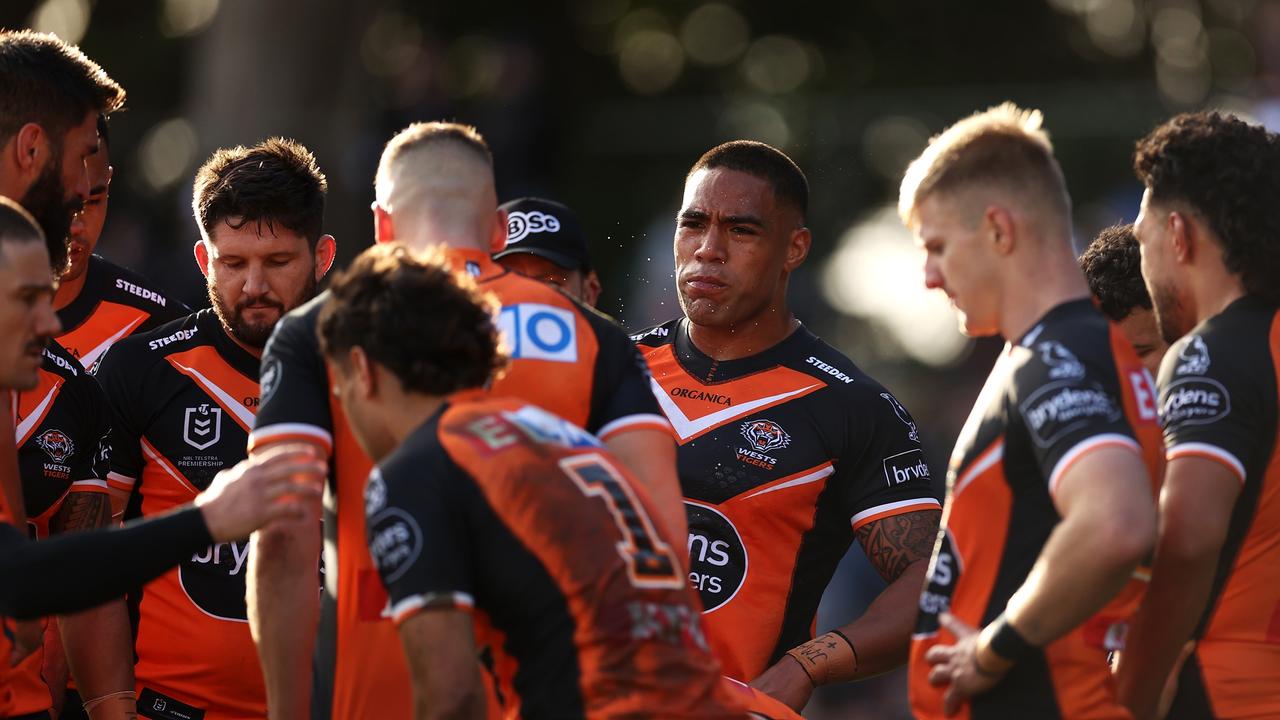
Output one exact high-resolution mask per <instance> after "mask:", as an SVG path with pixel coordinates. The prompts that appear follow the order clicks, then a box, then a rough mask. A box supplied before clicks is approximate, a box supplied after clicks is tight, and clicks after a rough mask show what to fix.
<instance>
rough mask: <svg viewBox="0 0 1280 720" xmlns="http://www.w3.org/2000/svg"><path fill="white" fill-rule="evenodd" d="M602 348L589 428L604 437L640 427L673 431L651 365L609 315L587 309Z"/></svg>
mask: <svg viewBox="0 0 1280 720" xmlns="http://www.w3.org/2000/svg"><path fill="white" fill-rule="evenodd" d="M585 312H586V313H587V318H588V320H589V321H590V323H591V327H592V330H594V331H595V334H596V340H597V342H598V343H599V347H600V352H599V355H598V356H597V357H596V367H595V375H596V377H595V382H594V383H593V388H594V390H593V395H592V398H591V414H590V417H589V418H588V420H587V428H586V429H587V430H589V431H591V432H592V433H595V434H596V435H597V436H598V437H600V438H601V439H602V440H604V439H608V437H609V436H610V435H612V434H614V433H617V432H622V431H626V430H630V429H634V428H638V427H649V428H653V429H657V430H662V431H666V432H670V430H671V424H670V423H669V422H667V419H666V417H665V416H664V415H663V414H662V410H661V409H660V408H659V407H658V401H657V399H656V398H655V397H654V396H653V389H652V387H651V383H650V381H649V367H648V365H646V364H645V361H644V358H643V357H642V356H641V355H640V351H639V350H637V349H636V346H635V345H634V344H633V343H632V342H631V339H630V338H628V337H627V335H626V333H625V332H623V331H622V328H620V327H618V326H617V325H616V324H614V323H613V322H612V321H611V320H609V319H608V318H605V317H602V316H599V315H597V314H595V313H592V312H591V311H590V310H586V311H585Z"/></svg>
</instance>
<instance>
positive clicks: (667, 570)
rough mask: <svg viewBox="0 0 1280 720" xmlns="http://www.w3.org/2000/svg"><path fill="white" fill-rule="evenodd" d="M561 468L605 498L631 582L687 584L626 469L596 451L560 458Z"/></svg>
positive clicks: (580, 485) (655, 585)
mask: <svg viewBox="0 0 1280 720" xmlns="http://www.w3.org/2000/svg"><path fill="white" fill-rule="evenodd" d="M560 468H561V469H562V470H564V472H565V474H566V475H568V476H569V478H570V479H571V480H573V482H574V484H576V485H577V486H578V489H579V490H581V491H582V493H583V494H584V495H586V496H588V497H598V498H602V499H603V500H604V503H605V506H606V507H608V508H609V513H610V514H611V515H613V521H614V523H616V524H617V526H618V531H619V532H621V533H622V537H623V540H622V541H621V542H619V543H618V554H620V555H622V559H623V560H625V561H626V563H627V574H628V575H629V576H630V578H631V584H632V585H634V586H636V587H640V588H679V587H682V586H683V585H684V578H682V577H681V576H680V572H679V570H678V568H679V567H680V563H679V562H677V561H676V556H675V553H673V552H672V551H671V546H670V545H668V544H666V543H664V542H663V541H662V539H661V538H659V537H658V533H657V532H656V531H655V530H654V525H653V521H652V520H651V519H650V518H649V513H648V512H646V511H645V509H644V506H642V505H641V504H640V502H639V501H638V500H637V499H636V496H635V492H634V491H633V490H632V489H631V485H630V484H629V483H628V482H627V480H626V478H624V477H623V476H622V473H620V472H618V470H617V468H615V467H614V466H613V464H612V463H610V462H609V461H608V460H606V459H605V458H604V457H603V456H601V455H598V454H595V453H592V454H589V455H575V456H572V457H567V458H564V459H562V460H561V461H560Z"/></svg>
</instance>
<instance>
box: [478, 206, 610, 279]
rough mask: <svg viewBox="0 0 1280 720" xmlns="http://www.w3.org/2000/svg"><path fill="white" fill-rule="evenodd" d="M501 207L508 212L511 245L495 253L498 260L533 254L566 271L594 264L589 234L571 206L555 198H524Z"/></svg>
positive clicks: (508, 238) (508, 240)
mask: <svg viewBox="0 0 1280 720" xmlns="http://www.w3.org/2000/svg"><path fill="white" fill-rule="evenodd" d="M499 209H500V210H506V211H507V246H506V247H505V248H503V249H502V251H501V252H497V253H494V254H493V257H494V259H495V260H496V259H498V258H502V257H506V256H508V255H514V254H516V253H529V254H530V255H537V256H538V257H540V258H546V259H547V260H550V261H551V262H553V263H555V264H556V265H559V266H560V267H562V268H564V269H566V270H586V269H589V268H590V267H591V251H590V250H588V249H587V236H586V234H585V233H583V232H582V225H580V224H579V223H578V218H577V217H576V216H575V215H574V214H573V211H572V210H570V209H569V208H567V207H565V206H564V205H561V204H560V203H558V202H555V201H554V200H543V199H542V198H520V199H519V200H512V201H511V202H509V203H504V204H503V205H501V206H500V207H499Z"/></svg>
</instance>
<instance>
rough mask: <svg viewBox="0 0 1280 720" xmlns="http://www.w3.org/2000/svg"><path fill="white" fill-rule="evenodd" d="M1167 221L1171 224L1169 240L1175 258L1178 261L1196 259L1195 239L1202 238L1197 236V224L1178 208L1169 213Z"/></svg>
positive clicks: (1183, 261)
mask: <svg viewBox="0 0 1280 720" xmlns="http://www.w3.org/2000/svg"><path fill="white" fill-rule="evenodd" d="M1165 222H1167V223H1168V225H1169V242H1170V243H1171V244H1172V247H1171V248H1170V249H1171V250H1173V257H1174V259H1175V260H1176V261H1178V263H1186V262H1189V261H1190V260H1192V259H1194V258H1195V254H1196V247H1195V241H1198V240H1200V238H1199V237H1197V236H1196V232H1195V231H1196V229H1197V228H1196V224H1195V223H1194V222H1191V221H1190V220H1189V219H1188V218H1187V217H1185V216H1184V215H1183V214H1182V213H1180V212H1178V211H1176V210H1175V211H1173V212H1171V213H1169V219H1168V220H1166V221H1165Z"/></svg>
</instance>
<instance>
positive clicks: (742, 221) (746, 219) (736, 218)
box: [724, 215, 764, 227]
mask: <svg viewBox="0 0 1280 720" xmlns="http://www.w3.org/2000/svg"><path fill="white" fill-rule="evenodd" d="M724 221H725V222H726V223H730V224H732V225H757V226H759V227H764V220H761V219H760V218H758V217H756V216H755V215H726V216H725V217H724Z"/></svg>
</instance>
